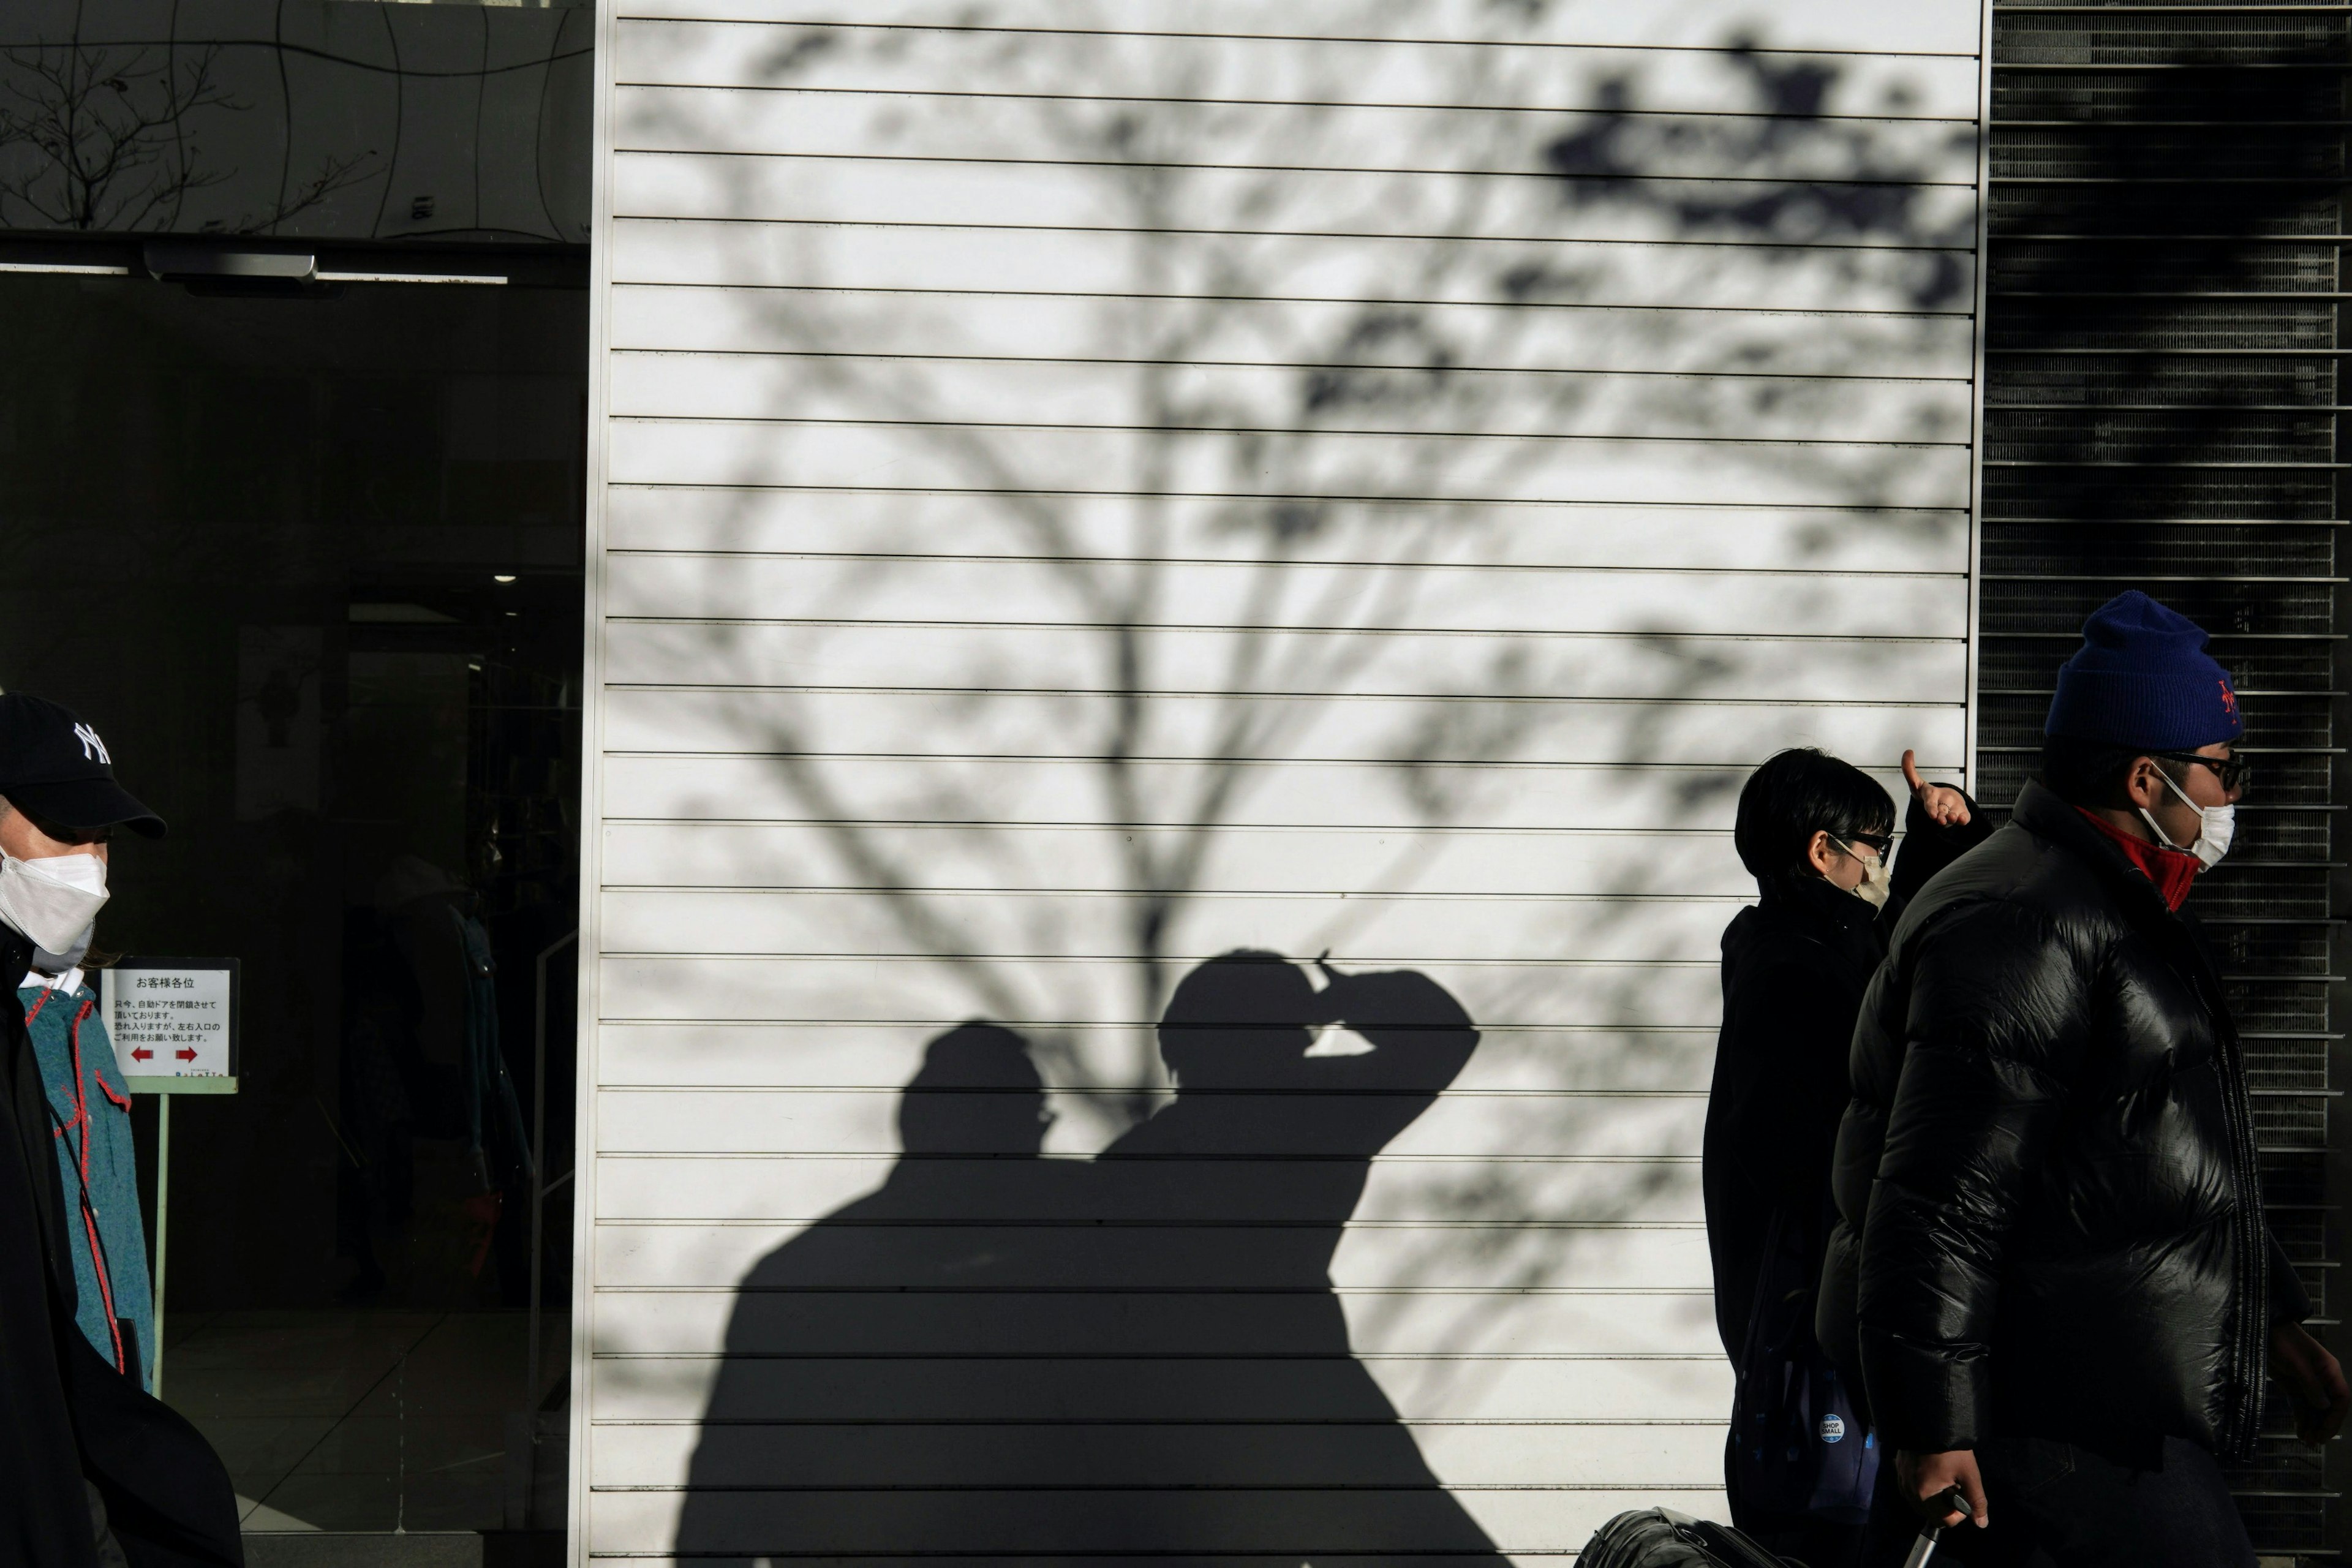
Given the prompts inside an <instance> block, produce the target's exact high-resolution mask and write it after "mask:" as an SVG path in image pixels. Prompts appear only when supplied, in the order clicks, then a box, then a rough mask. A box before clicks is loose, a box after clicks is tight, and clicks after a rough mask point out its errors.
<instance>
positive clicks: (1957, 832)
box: [1699, 801, 1992, 1361]
mask: <svg viewBox="0 0 2352 1568" xmlns="http://www.w3.org/2000/svg"><path fill="white" fill-rule="evenodd" d="M1991 831H1992V829H1991V826H1990V825H1989V824H1988V823H1987V822H1986V821H1985V819H1984V814H1983V813H1982V812H1980V811H1978V810H1977V809H1976V803H1975V802H1974V801H1970V802H1969V821H1968V823H1967V824H1965V825H1964V826H1958V827H1938V826H1937V825H1936V824H1935V823H1934V822H1933V821H1931V820H1930V819H1929V818H1928V816H1927V813H1926V812H1924V811H1922V810H1921V809H1920V808H1919V805H1918V803H1917V802H1916V801H1915V802H1913V803H1912V805H1911V810H1910V814H1909V816H1908V817H1907V819H1906V822H1905V824H1904V837H1903V846H1902V848H1901V850H1900V851H1899V852H1898V853H1897V854H1896V856H1895V868H1894V875H1893V881H1894V894H1895V897H1894V899H1893V900H1890V902H1889V904H1888V907H1887V909H1886V910H1885V913H1884V915H1882V914H1881V913H1880V911H1878V910H1873V909H1872V908H1871V907H1870V905H1868V904H1867V903H1865V902H1864V901H1863V900H1861V899H1858V898H1856V897H1855V896H1854V895H1853V894H1852V893H1848V892H1843V891H1841V890H1839V889H1836V888H1834V887H1832V886H1831V885H1830V884H1829V883H1828V882H1826V881H1823V880H1822V879H1820V878H1817V877H1804V878H1799V877H1793V876H1791V877H1780V878H1774V879H1771V880H1770V881H1769V882H1767V883H1766V884H1764V886H1763V889H1762V891H1763V896H1762V898H1761V900H1759V902H1758V903H1757V904H1755V905H1754V906H1753V907H1751V908H1748V909H1744V910H1740V911H1739V913H1738V914H1737V915H1735V916H1733V917H1732V921H1731V924H1730V925H1728V926H1727V927H1726V928H1724V932H1723V1028H1722V1031H1721V1033H1720V1034H1718V1035H1717V1037H1716V1046H1715V1079H1714V1082H1713V1083H1712V1085H1711V1086H1710V1087H1709V1089H1708V1090H1707V1102H1706V1144H1705V1153H1704V1155H1703V1157H1702V1161H1701V1164H1700V1168H1699V1180H1700V1186H1701V1188H1702V1190H1703V1192H1704V1193H1705V1195H1706V1247H1707V1254H1708V1257H1709V1258H1710V1259H1711V1261H1712V1262H1713V1264H1714V1266H1715V1325H1716V1331H1717V1333H1719V1334H1720V1335H1721V1336H1722V1338H1723V1351H1724V1353H1725V1354H1726V1355H1727V1356H1729V1357H1731V1358H1732V1360H1734V1361H1738V1359H1739V1355H1740V1350H1741V1346H1742V1345H1743V1344H1744V1342H1746V1339H1747V1335H1748V1310H1749V1309H1750V1307H1751V1306H1752V1305H1753V1302H1754V1298H1755V1290H1756V1280H1757V1278H1758V1275H1759V1271H1760V1269H1761V1268H1762V1266H1763V1262H1764V1243H1765V1238H1766V1233H1767V1230H1768V1228H1769V1226H1770V1224H1771V1220H1772V1216H1773V1215H1774V1214H1775V1213H1776V1212H1785V1213H1786V1214H1787V1215H1789V1217H1790V1220H1791V1221H1793V1222H1794V1223H1796V1224H1798V1225H1800V1226H1802V1227H1804V1230H1805V1233H1806V1236H1807V1240H1808V1245H1809V1247H1811V1253H1812V1258H1813V1261H1814V1263H1815V1265H1816V1267H1818V1265H1819V1263H1820V1260H1821V1252H1822V1247H1823V1246H1824V1245H1825V1244H1826V1242H1827V1239H1828V1222H1829V1219H1830V1217H1831V1210H1830V1154H1831V1151H1832V1148H1833V1147H1834V1146H1835V1144H1836V1142H1837V1130H1838V1121H1839V1119H1840V1118H1841V1117H1843V1115H1844V1114H1845V1108H1846V1102H1847V1101H1848V1100H1850V1099H1852V1098H1853V1096H1852V1091H1851V1090H1850V1089H1848V1087H1847V1083H1846V1057H1847V1054H1848V1052H1849V1050H1850V1048H1851V1047H1852V1044H1853V1021H1854V1017H1855V1015H1856V1014H1858V1013H1859V1012H1860V1011H1861V1009H1862V995H1863V991H1864V987H1866V986H1867V985H1868V984H1870V977H1871V975H1872V974H1873V973H1874V972H1875V971H1876V970H1877V968H1878V961H1879V959H1880V958H1881V957H1883V956H1885V952H1886V942H1885V931H1886V929H1887V928H1888V926H1889V925H1890V923H1891V921H1892V920H1893V918H1894V917H1896V916H1898V915H1899V914H1900V913H1901V911H1902V900H1904V898H1905V897H1906V895H1908V894H1909V893H1911V892H1914V891H1916V889H1918V888H1919V887H1921V886H1922V885H1923V884H1925V883H1926V882H1927V879H1928V878H1930V877H1932V876H1933V875H1935V873H1936V872H1937V871H1940V870H1942V869H1943V868H1945V867H1946V866H1948V865H1950V864H1951V863H1952V861H1953V860H1955V859H1957V858H1958V857H1959V856H1960V854H1962V853H1963V852H1964V851H1966V850H1968V849H1969V848H1971V847H1974V846H1976V845H1978V844H1980V843H1982V842H1983V841H1984V839H1985V837H1987V836H1988V835H1989V834H1990V832H1991Z"/></svg>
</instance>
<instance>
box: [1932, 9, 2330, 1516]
mask: <svg viewBox="0 0 2352 1568" xmlns="http://www.w3.org/2000/svg"><path fill="white" fill-rule="evenodd" d="M2347 40H2352V17H2347V7H2345V6H2343V5H2336V4H2326V3H2322V4H2311V5H2267V6H2255V5H2203V6H2200V5H2181V6H2154V5H2123V4H2119V5H2006V4H2002V3H2001V0H1995V4H1994V10H1993V50H1992V54H1993V73H1992V120H1991V126H1990V136H1991V148H1990V161H1991V170H1990V173H1991V178H1992V185H1991V190H1990V243H1989V247H1988V253H1987V257H1986V266H1987V269H1988V281H1987V288H1988V295H1989V298H1988V301H1987V314H1986V342H1987V358H1986V372H1985V404H1986V407H1985V424H1984V432H1983V449H1984V464H1985V467H1984V496H1983V510H1982V514H1981V540H1982V558H1981V565H1982V598H1981V602H1980V603H1981V616H1980V630H1981V634H1982V641H1981V654H1980V663H1979V676H1978V699H1979V720H1978V738H1979V747H1978V773H1977V783H1978V785H1979V793H1980V794H1981V795H1983V796H1984V797H1985V798H1986V799H1987V800H1988V801H1989V802H1993V803H1996V804H2005V803H2006V802H2008V801H2009V800H2011V799H2012V798H2013V797H2014V795H2015V794H2016V791H2017V789H2018V787H2019V785H2020V784H2021V783H2022V782H2023V780H2024V778H2025V776H2026V773H2027V772H2028V771H2029V769H2030V768H2031V767H2032V764H2033V762H2034V757H2035V753H2036V752H2037V751H2038V750H2039V747H2040V743H2041V726H2042V714H2043V713H2044V711H2045V710H2047V708H2048V705H2049V700H2050V692H2051V688H2052V684H2053V676H2054V674H2055V672H2056V669H2057V667H2058V664H2059V663H2060V661H2061V660H2062V659H2063V658H2065V657H2066V654H2067V653H2068V651H2069V650H2070V649H2071V648H2072V647H2073V646H2074V643H2075V642H2076V641H2077V629H2076V628H2077V627H2078V626H2080V624H2081V622H2082V619H2083V617H2084V615H2085V614H2086V613H2087V612H2088V611H2089V610H2091V609H2092V608H2093V607H2095V605H2099V604H2100V603H2102V602H2104V601H2105V599H2107V598H2108V597H2110V596H2111V595H2114V594H2115V593H2116V592H2117V591H2118V590H2120V589H2123V588H2126V587H2140V588H2145V589H2147V591H2148V592H2150V593H2152V594H2154V595H2157V596H2158V598H2160V599H2163V600H2165V601H2166V602H2167V603H2168V604H2170V605H2173V606H2175V607H2176V608H2178V609H2179V610H2181V611H2183V612H2184V613H2186V614H2188V615H2190V616H2195V617H2196V618H2197V619H2198V620H2199V621H2200V622H2201V623H2202V624H2203V625H2204V626H2206V627H2207V628H2208V629H2210V630H2211V631H2212V632H2213V633H2214V634H2215V639H2214V640H2215V644H2216V648H2215V651H2216V652H2217V654H2218V655H2219V656H2220V658H2221V661H2222V662H2223V663H2224V664H2227V665H2229V666H2231V668H2232V669H2233V670H2234V671H2235V672H2236V674H2237V677H2238V682H2239V686H2240V689H2241V690H2242V692H2243V694H2244V696H2245V700H2246V712H2247V717H2248V724H2249V731H2248V736H2247V744H2246V746H2245V748H2244V749H2245V750H2246V751H2247V752H2249V753H2251V754H2252V755H2254V756H2255V758H2256V760H2257V769H2256V773H2257V777H2256V786H2255V790H2254V792H2253V793H2252V795H2251V796H2250V798H2249V800H2248V803H2247V805H2245V807H2244V808H2243V809H2242V812H2241V814H2240V826H2239V833H2238V841H2237V843H2238V847H2236V848H2234V849H2233V850H2232V852H2231V856H2230V858H2229V859H2228V861H2226V862H2225V863H2224V864H2223V865H2222V866H2221V868H2219V869H2217V870H2216V871H2214V872H2213V873H2211V874H2210V876H2209V877H2208V878H2206V879H2203V880H2202V881H2200V886H2199V890H2198V896H2197V907H2198V909H2199V911H2200V914H2201V915H2202V916H2203V918H2204V919H2205V921H2206V922H2207V924H2208V927H2209V929H2210V931H2211V932H2212V934H2213V935H2214V937H2215V939H2216V941H2217V942H2219V944H2220V946H2221V950H2222V952H2223V954H2224V963H2225V967H2226V968H2227V969H2228V970H2229V971H2230V972H2231V973H2230V979H2229V984H2230V990H2231V1002H2232V1005H2234V1006H2235V1008H2236V1010H2237V1014H2238V1018H2239V1023H2240V1026H2241V1027H2242V1030H2243V1032H2244V1034H2245V1037H2246V1044H2247V1054H2248V1063H2249V1068H2250V1071H2251V1074H2252V1082H2253V1085H2254V1090H2255V1095H2256V1100H2255V1107H2254V1120H2255V1125H2256V1131H2257V1137H2258V1138H2259V1139H2260V1141H2261V1143H2262V1146H2263V1157H2262V1163H2263V1179H2264V1182H2265V1186H2266V1197H2267V1199H2268V1201H2269V1203H2270V1205H2271V1223H2272V1226H2273V1229H2274V1230H2275V1231H2276V1232H2277V1235H2278V1237H2279V1239H2280V1241H2281V1242H2282V1244H2283V1245H2284V1247H2286V1249H2287V1252H2288V1254H2289V1255H2290V1256H2291V1257H2292V1258H2294V1260H2295V1262H2296V1264H2297V1265H2298V1267H2299V1268H2300V1270H2301V1272H2302V1274H2303V1276H2304V1278H2305V1280H2306V1282H2307V1283H2309V1285H2310V1286H2311V1288H2312V1291H2313V1295H2314V1298H2315V1300H2317V1301H2318V1302H2319V1303H2320V1311H2321V1314H2322V1317H2323V1320H2326V1319H2329V1318H2332V1316H2333V1312H2332V1308H2333V1306H2334V1302H2333V1300H2331V1299H2330V1294H2329V1291H2328V1289H2327V1287H2328V1284H2329V1279H2330V1276H2331V1275H2332V1272H2333V1259H2334V1258H2335V1256H2336V1240H2335V1237H2336V1223H2335V1213H2334V1207H2333V1205H2331V1204H2330V1202H2329V1200H2330V1198H2331V1197H2332V1196H2333V1195H2334V1194H2333V1193H2332V1191H2331V1187H2330V1182H2329V1166H2330V1164H2331V1163H2332V1154H2331V1151H2332V1149H2333V1147H2334V1144H2335V1142H2336V1140H2335V1137H2334V1131H2335V1127H2334V1118H2333V1114H2332V1110H2331V1100H2330V1099H2329V1092H2330V1085H2331V1083H2332V1081H2333V1073H2332V1061H2331V1058H2333V1056H2334V1055H2335V1052H2336V1038H2337V1031H2336V1028H2335V1027H2334V1026H2335V1024H2336V1021H2338V1020H2339V1019H2340V1018H2341V1017H2342V1016H2343V1014H2342V1012H2341V1009H2342V1007H2343V1005H2344V1004H2345V1001H2346V993H2345V990H2344V987H2343V985H2342V984H2341V982H2339V981H2338V980H2337V979H2336V976H2337V975H2338V974H2339V973H2343V971H2342V960H2343V942H2344V938H2343V935H2342V932H2341V931H2340V929H2339V922H2338V921H2336V919H2335V918H2334V917H2335V916H2336V912H2337V909H2338V904H2339V898H2338V893H2337V888H2336V883H2337V881H2338V879H2337V878H2336V875H2335V867H2334V865H2333V860H2334V854H2335V827H2336V822H2337V813H2339V812H2340V811H2341V810H2342V809H2343V805H2344V802H2345V793H2344V784H2343V781H2342V779H2341V777H2340V776H2339V775H2340V773H2341V772H2342V770H2341V769H2340V768H2339V767H2338V766H2337V764H2336V752H2337V747H2336V739H2337V735H2338V726H2337V720H2338V719H2339V717H2341V716H2342V713H2343V708H2342V704H2343V701H2344V697H2343V694H2342V692H2341V691H2340V690H2339V689H2338V688H2339V685H2340V681H2339V679H2338V676H2337V664H2338V658H2339V654H2338V627H2339V619H2338V617H2339V614H2340V612H2339V607H2338V606H2339V601H2340V598H2341V588H2340V585H2339V583H2338V578H2337V571H2338V568H2337V563H2336V558H2337V550H2338V545H2337V541H2338V538H2339V537H2340V536H2339V533H2338V530H2339V528H2340V527H2341V526H2342V522H2343V520H2344V518H2345V515H2346V513H2345V510H2344V505H2345V502H2344V498H2343V495H2342V491H2343V489H2344V487H2343V484H2342V481H2341V479H2340V478H2339V476H2340V474H2341V473H2342V472H2343V470H2344V468H2345V466H2346V458H2347V442H2346V440H2345V439H2344V435H2343V432H2342V430H2341V429H2340V428H2339V426H2340V425H2341V420H2340V418H2339V416H2340V415H2341V414H2342V413H2344V412H2346V411H2347V410H2346V408H2345V406H2344V405H2345V404H2346V396H2345V394H2346V392H2347V390H2352V389H2347V388H2346V387H2344V386H2342V385H2340V384H2339V378H2340V375H2341V372H2342V363H2343V358H2344V356H2345V355H2346V354H2347V353H2352V344H2347V341H2346V339H2345V337H2344V335H2343V331H2342V327H2341V324H2340V322H2339V320H2338V318H2339V315H2340V313H2341V303H2340V301H2341V300H2342V299H2343V297H2344V295H2345V292H2346V290H2347V282H2346V275H2345V272H2344V269H2343V265H2342V264H2343V254H2344V245H2345V240H2344V236H2345V234H2346V228H2345V223H2346V213H2345V183H2346V145H2347V121H2352V103H2347V77H2352V43H2348V42H2347ZM2267 1431H2268V1434H2269V1435H2268V1436H2265V1438H2264V1442H2263V1456H2262V1458H2261V1459H2260V1460H2259V1461H2258V1462H2256V1463H2255V1464H2254V1465H2252V1466H2251V1467H2249V1468H2247V1469H2245V1470H2244V1471H2242V1472H2241V1473H2240V1474H2239V1475H2238V1476H2237V1477H2236V1481H2237V1484H2238V1486H2239V1489H2240V1505H2241V1508H2242V1510H2243V1512H2244V1514H2245V1517H2246V1520H2247V1522H2248V1524H2249V1526H2250V1528H2251V1529H2252V1531H2253V1533H2254V1539H2255V1542H2256V1544H2257V1546H2259V1547H2260V1548H2261V1549H2262V1550H2263V1552H2265V1553H2273V1554H2287V1553H2312V1554H2315V1555H2316V1556H2320V1557H2326V1558H2329V1559H2333V1558H2334V1557H2335V1556H2336V1554H2337V1551H2336V1549H2338V1548H2340V1547H2342V1546H2343V1545H2344V1544H2345V1542H2344V1541H2343V1539H2342V1537H2343V1533H2344V1524H2343V1521H2342V1515H2341V1510H2340V1509H2339V1508H2338V1506H2337V1505H2336V1502H2335V1501H2334V1494H2333V1493H2332V1492H2331V1491H2330V1490H2329V1489H2328V1484H2327V1483H2328V1474H2327V1470H2328V1464H2329V1463H2330V1462H2332V1461H2328V1462H2324V1461H2323V1460H2322V1459H2321V1458H2320V1457H2319V1456H2317V1455H2315V1454H2313V1453H2312V1452H2311V1450H2309V1449H2306V1448H2304V1447H2300V1446H2299V1445H2297V1444H2296V1443H2295V1442H2294V1440H2293V1438H2292V1436H2289V1435H2288V1434H2289V1428H2288V1423H2287V1419H2286V1412H2285V1410H2284V1403H2283V1401H2281V1400H2279V1399H2277V1398H2276V1397H2275V1396H2274V1397H2273V1405H2272V1414H2271V1417H2270V1422H2269V1426H2268V1428H2267Z"/></svg>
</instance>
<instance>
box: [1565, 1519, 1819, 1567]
mask: <svg viewBox="0 0 2352 1568" xmlns="http://www.w3.org/2000/svg"><path fill="white" fill-rule="evenodd" d="M1792 1562H1794V1559H1792V1558H1783V1557H1776V1556H1774V1555H1773V1554H1772V1553H1771V1552H1767V1551H1765V1550H1764V1549H1763V1548H1762V1547H1760V1546H1759V1545H1757V1544H1756V1542H1753V1541H1750V1540H1749V1539H1748V1537H1746V1536H1744V1535H1742V1534H1740V1533H1739V1531H1736V1530H1734V1529H1732V1528H1731V1527H1730V1526H1729V1525H1727V1524H1717V1523H1716V1522H1714V1521H1712V1520H1705V1519H1693V1518H1691V1517H1690V1516H1689V1515H1688V1514H1683V1513H1676V1512H1675V1510H1672V1509H1670V1508H1642V1509H1635V1510H1632V1511H1631V1512H1629V1513H1621V1514H1619V1515H1618V1516H1617V1517H1616V1518H1614V1519H1612V1520H1611V1521H1609V1522H1608V1523H1606V1524H1604V1525H1602V1526H1601V1528H1600V1529H1599V1530H1596V1531H1593V1532H1592V1539H1591V1541H1589V1542H1585V1544H1584V1552H1583V1554H1582V1555H1581V1556H1580V1557H1578V1558H1577V1560H1576V1568H1788V1564H1790V1563H1792Z"/></svg>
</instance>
